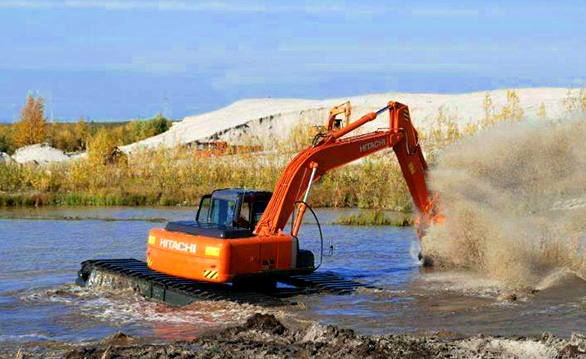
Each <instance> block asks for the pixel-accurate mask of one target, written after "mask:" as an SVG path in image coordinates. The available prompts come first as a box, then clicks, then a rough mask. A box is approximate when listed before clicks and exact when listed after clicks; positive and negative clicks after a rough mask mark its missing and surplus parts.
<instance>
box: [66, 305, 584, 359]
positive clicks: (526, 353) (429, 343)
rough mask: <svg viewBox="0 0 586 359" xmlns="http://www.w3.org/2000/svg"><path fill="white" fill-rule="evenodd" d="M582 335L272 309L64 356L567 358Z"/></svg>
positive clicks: (578, 350)
mask: <svg viewBox="0 0 586 359" xmlns="http://www.w3.org/2000/svg"><path fill="white" fill-rule="evenodd" d="M585 343H586V341H585V340H584V339H583V338H582V337H573V338H572V340H562V339H558V338H555V337H553V336H551V335H547V334H545V335H542V336H541V337H535V338H512V339H508V338H502V337H498V338H495V337H490V336H476V337H471V338H458V337H454V336H445V335H437V336H415V335H404V334H400V335H388V336H382V337H378V336H364V335H359V334H356V333H355V332H354V331H352V330H349V329H342V328H338V327H335V326H321V325H318V324H312V325H309V326H306V327H303V328H292V327H289V328H288V327H285V326H284V325H283V323H281V322H280V321H279V320H278V319H277V318H275V317H274V316H273V315H266V314H258V313H257V314H254V315H253V316H252V317H250V318H249V319H248V320H247V321H246V323H244V324H243V325H240V326H236V327H232V328H228V329H225V330H222V331H218V332H214V333H209V334H207V335H205V336H202V337H201V338H198V339H196V340H193V341H182V342H175V343H169V344H165V345H154V344H135V345H124V346H116V345H112V344H105V343H101V344H98V345H92V346H85V347H81V348H78V349H75V350H70V351H68V352H66V353H65V354H64V355H63V358H64V359H77V358H87V359H93V358H95V359H102V358H247V359H249V358H326V359H328V358H407V359H409V358H412V359H425V358H488V357H490V358H512V357H514V358H551V359H554V358H557V357H560V356H563V355H565V356H566V357H568V358H573V357H576V356H578V355H581V354H582V353H583V348H584V345H585Z"/></svg>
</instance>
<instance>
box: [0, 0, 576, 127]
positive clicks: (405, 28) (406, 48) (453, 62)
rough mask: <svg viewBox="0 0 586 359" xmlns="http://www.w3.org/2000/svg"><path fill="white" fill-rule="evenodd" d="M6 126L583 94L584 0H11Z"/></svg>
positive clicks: (2, 78)
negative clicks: (305, 101)
mask: <svg viewBox="0 0 586 359" xmlns="http://www.w3.org/2000/svg"><path fill="white" fill-rule="evenodd" d="M0 45H1V46H2V49H1V50H0V121H13V120H16V119H17V118H18V112H19V109H20V107H21V106H22V104H23V103H24V100H25V97H26V95H27V94H28V93H29V92H33V93H35V94H40V95H42V96H43V97H45V99H46V102H47V114H48V116H50V115H51V112H52V113H53V117H54V118H56V119H58V120H60V121H67V120H76V119H77V118H78V117H80V116H86V117H89V118H91V119H94V120H119V119H129V118H133V117H143V118H144V117H150V116H152V115H154V114H156V113H157V112H163V111H164V112H165V113H166V114H167V115H169V116H171V117H173V118H181V117H183V116H185V115H188V114H194V113H200V112H204V111H209V110H212V109H216V108H219V107H222V106H224V105H227V104H229V103H231V102H233V101H236V100H238V99H241V98H249V97H302V98H327V97H342V96H351V95H358V94H365V93H379V92H389V91H396V92H438V93H457V92H469V91H479V90H491V89H496V88H503V87H531V86H532V87H537V86H556V87H568V86H574V87H576V86H582V85H583V84H585V83H586V82H585V79H586V4H585V3H584V2H583V1H582V2H578V1H565V2H558V3H553V2H542V1H517V2H514V1H499V0H493V1H490V2H486V1H473V0H470V1H462V2H454V1H447V2H441V3H440V2H438V1H419V2H407V1H405V2H400V1H395V2H392V1H379V2H365V1H314V2H311V1H305V2H303V1H271V2H268V1H243V2H236V1H230V2H224V1H201V2H200V1H154V0H129V1H120V0H119V1H114V0H111V1H110V0H103V1H100V0H86V1H84V0H77V1H73V0H68V1H63V0H54V1H51V0H30V1H29V0H14V1H10V0H2V1H0Z"/></svg>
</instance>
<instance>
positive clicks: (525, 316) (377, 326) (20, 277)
mask: <svg viewBox="0 0 586 359" xmlns="http://www.w3.org/2000/svg"><path fill="white" fill-rule="evenodd" d="M192 211H193V210H192V209H190V208H171V209H166V208H163V209H161V208H154V209H151V208H146V209H144V208H141V209H136V208H81V209H79V208H43V209H3V210H0V235H1V236H2V241H1V242H0V243H1V244H0V342H5V343H6V342H24V341H37V340H41V341H43V340H63V341H86V340H92V339H97V338H101V337H103V336H105V335H109V334H111V333H112V332H114V331H117V330H122V331H124V332H127V333H131V334H139V335H147V336H151V337H154V338H159V339H180V338H191V337H194V336H197V335H198V334H200V333H202V332H203V331H205V330H207V329H209V328H213V327H218V326H225V325H230V324H234V323H238V322H241V321H242V320H244V319H245V318H246V317H247V316H248V315H249V314H251V313H253V312H255V311H258V310H259V308H255V307H251V306H240V305H236V304H232V303H210V302H198V303H194V304H192V305H191V306H189V307H186V308H172V307H169V306H167V305H165V304H160V303H155V302H148V301H145V300H143V299H142V298H140V297H138V296H136V295H134V294H133V293H128V292H124V291H121V292H104V291H101V292H97V291H92V290H86V289H81V288H77V287H76V286H74V285H72V283H73V282H74V280H75V276H76V271H77V270H78V269H79V263H80V262H81V261H83V260H85V259H89V258H114V257H117V258H124V257H135V258H140V259H142V258H143V257H144V251H145V237H146V233H147V231H148V230H149V228H151V227H153V226H160V225H163V224H164V223H162V222H164V221H166V220H177V219H186V218H189V217H190V216H191V215H192ZM345 212H347V211H338V210H319V211H318V216H319V218H320V221H321V222H322V225H323V231H324V235H325V237H326V239H329V238H332V239H333V240H334V246H335V250H334V256H333V257H327V258H325V259H324V264H323V266H322V269H321V270H332V271H335V272H337V273H339V274H341V275H344V276H346V277H349V278H354V279H356V280H359V281H361V282H364V283H369V284H374V285H376V286H377V287H379V288H380V290H371V289H367V290H361V291H359V292H358V293H355V294H353V295H349V296H333V295H318V296H300V297H298V298H296V301H297V302H299V303H301V304H302V305H300V306H297V307H293V308H281V309H276V310H272V311H271V312H273V313H275V314H277V315H278V316H280V317H290V318H296V319H300V320H318V321H320V322H322V323H328V324H329V323H331V324H338V325H340V326H343V327H349V328H354V329H356V330H358V331H359V332H362V333H374V334H384V333H390V332H395V331H403V332H430V331H438V330H446V331H455V332H460V333H465V334H473V333H478V332H481V333H490V334H531V333H540V332H544V331H547V332H552V333H555V334H558V335H562V336H568V335H569V334H570V333H571V332H583V331H584V328H586V309H585V306H584V303H583V302H582V300H583V298H584V295H586V285H585V284H584V282H583V281H582V280H581V279H579V278H576V277H572V276H571V275H563V274H562V275H558V276H555V277H552V278H551V279H550V281H549V283H546V284H544V286H543V287H544V288H546V289H545V290H544V291H542V292H539V293H537V294H530V293H525V294H520V295H519V298H518V300H516V301H515V302H509V301H503V300H499V299H497V298H498V297H499V296H501V295H502V294H503V290H502V289H501V286H500V283H498V282H495V281H491V280H488V279H483V278H480V277H475V276H473V275H472V274H468V273H462V272H438V271H424V270H423V269H422V268H421V267H420V264H419V263H418V261H417V259H416V258H417V252H418V248H417V241H416V239H415V236H414V234H413V231H412V229H411V228H394V227H347V226H338V225H334V224H332V223H333V222H334V221H335V220H336V219H337V218H338V217H340V216H341V215H343V214H345ZM308 222H309V223H308V224H307V225H306V226H304V227H303V230H302V233H301V236H300V239H301V241H302V244H301V245H302V247H305V248H308V249H312V250H314V251H316V250H317V248H318V242H317V240H316V239H315V238H316V237H317V226H315V224H313V223H312V221H311V220H308Z"/></svg>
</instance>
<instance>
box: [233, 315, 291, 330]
mask: <svg viewBox="0 0 586 359" xmlns="http://www.w3.org/2000/svg"><path fill="white" fill-rule="evenodd" d="M239 329H242V331H246V330H258V331H261V332H265V333H270V334H275V335H282V334H283V333H285V330H286V328H285V326H284V325H283V324H281V322H279V321H278V320H277V318H275V316H274V315H270V314H262V313H255V314H254V315H253V316H252V317H250V318H248V320H247V321H246V324H244V325H243V326H242V327H240V328H239Z"/></svg>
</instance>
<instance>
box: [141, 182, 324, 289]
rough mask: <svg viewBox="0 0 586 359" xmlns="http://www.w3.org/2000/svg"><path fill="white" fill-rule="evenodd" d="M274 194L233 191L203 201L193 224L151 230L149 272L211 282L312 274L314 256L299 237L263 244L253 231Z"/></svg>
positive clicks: (234, 189)
mask: <svg viewBox="0 0 586 359" xmlns="http://www.w3.org/2000/svg"><path fill="white" fill-rule="evenodd" d="M271 197H272V193H271V192H266V191H257V190H248V189H240V188H230V189H221V190H216V191H214V192H213V193H212V194H208V195H205V196H203V197H202V199H201V201H200V205H199V207H198V209H197V212H196V216H195V218H194V220H186V221H174V222H169V223H167V225H166V226H165V228H164V229H163V228H154V229H152V230H151V231H150V232H149V238H148V247H147V265H148V267H149V268H151V269H154V270H157V271H159V272H163V273H166V274H171V275H175V276H178V277H184V278H189V279H195V280H200V281H207V282H217V283H225V282H234V281H235V280H236V279H237V280H242V281H243V280H246V279H247V277H250V276H251V274H254V275H253V276H252V277H253V278H255V279H258V275H259V274H260V275H261V276H263V277H265V278H268V279H270V280H275V279H278V278H279V277H281V276H289V275H291V274H303V273H310V272H312V271H313V270H314V255H313V253H312V252H310V251H307V250H300V249H299V242H298V239H297V238H296V237H292V236H285V235H280V236H276V237H275V238H274V240H273V241H266V240H260V239H259V238H258V237H257V236H256V235H255V234H254V229H255V227H256V225H257V224H258V221H259V220H260V218H261V217H262V215H263V213H264V212H265V209H266V207H267V205H268V203H269V202H270V199H271Z"/></svg>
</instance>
